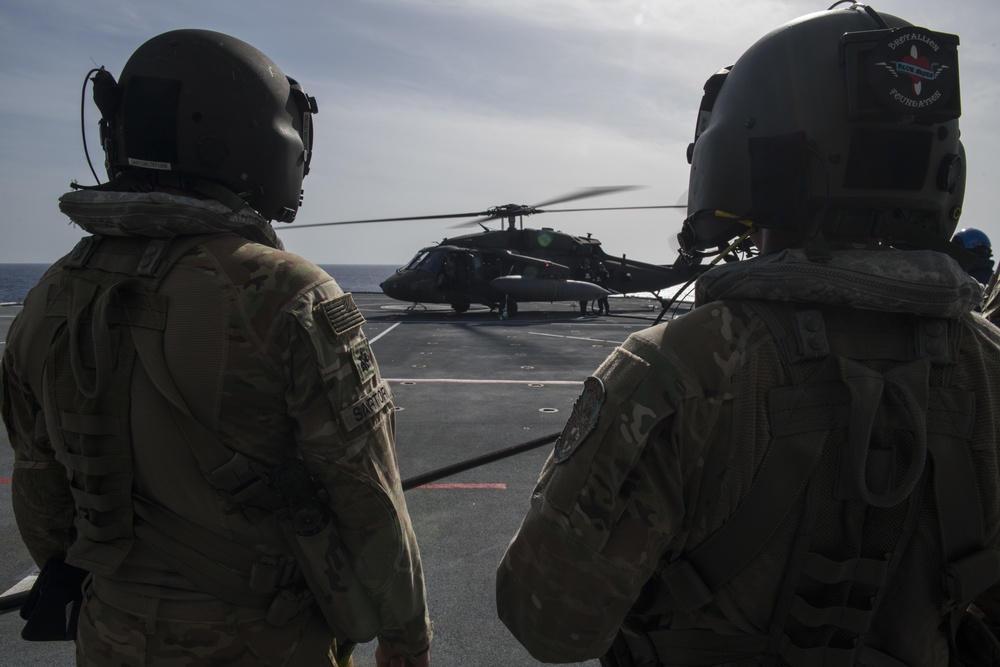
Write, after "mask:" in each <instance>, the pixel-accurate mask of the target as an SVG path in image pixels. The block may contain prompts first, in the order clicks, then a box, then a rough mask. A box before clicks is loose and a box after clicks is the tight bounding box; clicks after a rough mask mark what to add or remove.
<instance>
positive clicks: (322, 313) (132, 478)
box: [2, 30, 431, 666]
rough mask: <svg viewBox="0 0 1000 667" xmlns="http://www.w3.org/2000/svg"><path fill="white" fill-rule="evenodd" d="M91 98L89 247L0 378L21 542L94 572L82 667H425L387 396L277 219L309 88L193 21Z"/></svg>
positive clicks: (287, 200)
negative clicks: (359, 663)
mask: <svg viewBox="0 0 1000 667" xmlns="http://www.w3.org/2000/svg"><path fill="white" fill-rule="evenodd" d="M95 100H96V101H97V102H98V105H99V106H100V107H101V110H102V112H103V115H104V119H103V121H102V123H103V125H104V127H103V129H104V131H105V133H106V135H107V137H108V142H107V144H106V146H107V147H108V165H109V171H110V172H111V175H112V176H113V179H112V181H111V182H110V183H109V184H106V185H105V186H103V187H101V188H99V189H97V190H83V191H79V192H72V193H69V194H67V195H64V196H63V197H62V198H61V200H60V206H61V209H62V210H63V211H64V212H65V213H66V214H67V215H69V217H70V218H71V219H72V220H73V221H74V222H75V223H76V224H78V225H79V226H80V227H82V228H83V229H85V230H86V231H88V232H90V233H91V234H92V235H93V236H91V237H88V238H86V239H85V240H84V241H83V242H81V244H80V245H79V246H78V247H77V248H76V249H75V250H74V252H73V253H71V254H70V255H67V256H66V257H64V258H63V259H61V260H59V261H58V262H56V264H55V265H54V266H53V267H52V268H51V269H50V270H49V271H48V272H47V273H46V274H45V276H44V277H43V278H42V279H41V281H40V283H39V284H38V286H36V287H35V288H34V289H33V290H31V292H30V293H29V295H28V297H27V298H26V300H25V303H24V309H23V312H22V313H21V314H20V315H19V316H18V317H17V319H16V320H15V321H14V323H13V324H12V326H11V329H10V332H9V336H8V339H7V345H6V349H5V350H4V357H3V375H2V379H3V382H2V387H3V419H4V422H5V424H6V426H7V429H8V433H9V435H10V442H11V444H12V446H13V448H14V454H15V464H14V474H13V483H12V496H13V503H14V511H15V515H16V518H17V522H18V527H19V530H20V533H21V537H22V538H23V540H24V542H25V544H26V545H27V547H28V550H29V552H30V554H31V556H32V558H33V559H34V560H35V562H36V563H38V564H39V565H48V566H49V567H46V568H45V569H43V574H44V573H45V572H52V571H54V569H55V568H59V567H64V566H61V565H60V563H61V562H62V561H63V560H65V563H66V564H68V565H69V566H71V568H79V569H78V570H72V569H71V572H72V571H75V572H81V571H82V572H81V574H87V573H89V576H88V577H87V579H86V581H85V583H84V585H83V593H84V595H83V598H84V599H83V603H82V610H81V611H80V615H79V627H78V632H77V635H76V641H77V656H78V664H81V665H94V666H97V665H108V664H116V665H144V664H157V665H196V664H204V665H210V664H211V665H258V664H260V665H310V666H312V665H318V664H330V661H331V660H332V659H333V654H332V651H336V650H338V647H337V645H336V643H335V638H336V639H339V640H341V641H342V642H343V641H345V640H361V641H367V640H368V639H371V638H373V637H374V636H376V635H377V636H378V639H379V644H378V649H377V662H378V664H380V665H388V664H389V662H390V660H392V661H394V662H395V663H396V664H401V662H405V663H406V664H414V665H425V664H427V663H428V661H429V653H428V647H429V644H430V641H431V624H430V621H429V618H428V611H427V606H426V599H425V592H424V582H423V575H422V570H421V563H420V556H419V553H418V549H417V544H416V540H415V536H414V533H413V529H412V527H411V524H410V519H409V516H408V514H407V508H406V503H405V500H404V498H403V493H402V488H401V485H400V480H399V475H398V469H397V463H396V457H395V451H394V429H395V422H394V414H393V407H392V403H391V392H390V391H389V388H388V385H387V383H386V381H385V380H383V379H382V378H381V377H380V375H379V370H378V366H377V364H376V362H375V359H374V357H373V356H372V353H371V348H370V346H369V344H368V341H367V339H366V337H365V335H364V333H363V331H362V329H361V325H362V324H363V322H364V318H363V317H362V316H361V313H360V312H359V311H358V309H357V308H356V306H355V304H354V302H353V300H352V298H351V296H350V295H349V294H345V293H344V292H343V291H342V290H341V289H340V288H339V287H338V286H337V284H336V282H334V280H333V279H332V278H331V277H330V276H328V275H327V274H326V273H325V272H324V271H323V270H322V269H320V268H319V267H317V266H316V265H314V264H312V263H310V262H308V261H306V260H304V259H303V258H301V257H298V256H296V255H293V254H291V253H288V252H285V251H284V250H283V249H282V246H281V243H280V241H279V240H278V238H277V236H276V235H275V234H274V232H273V230H272V228H271V226H270V224H269V222H268V221H269V220H270V219H278V220H283V221H285V222H290V221H291V219H292V218H293V217H294V215H295V211H296V209H297V208H298V205H299V197H300V185H301V181H302V178H303V176H304V175H305V173H306V172H307V171H308V163H309V159H310V157H311V139H312V136H311V132H312V125H311V118H312V114H313V113H315V112H316V104H315V101H314V100H313V99H312V98H309V97H307V96H306V95H305V94H304V93H303V92H302V90H301V88H300V87H299V86H298V84H297V83H295V82H294V81H293V80H291V79H288V78H286V77H285V76H284V75H283V74H282V73H281V70H280V69H279V68H278V67H277V65H275V64H274V63H273V62H272V61H271V60H270V59H268V58H267V56H265V55H263V54H262V53H260V52H259V51H257V50H256V49H254V48H253V47H251V46H249V45H247V44H245V43H243V42H240V41H239V40H236V39H234V38H232V37H229V36H226V35H221V34H218V33H211V32H207V31H198V30H181V31H175V32H172V33H166V34H164V35H160V36H159V37H156V38H153V39H152V40H150V41H149V42H147V43H146V44H144V45H143V46H142V47H140V49H139V50H137V51H136V53H135V54H133V56H132V58H130V60H129V63H128V64H127V65H126V67H125V69H124V70H123V72H122V79H121V82H120V83H116V82H115V81H114V80H113V79H112V78H111V77H110V75H109V74H107V73H106V72H104V71H101V72H99V73H98V74H97V76H96V77H95ZM235 193H241V194H240V195H237V194H235ZM287 470H291V471H299V472H300V473H301V471H302V470H304V471H305V472H306V473H308V475H307V476H306V475H302V474H300V475H299V476H298V477H295V476H294V475H293V477H292V478H291V481H290V482H288V481H286V482H285V483H284V484H279V483H278V480H279V479H284V478H283V477H279V476H278V474H277V472H276V471H287ZM289 527H291V528H289ZM298 536H301V539H300V538H299V537H298ZM303 554H306V555H307V556H308V557H307V558H303V557H302V556H303ZM59 571H61V572H62V571H64V570H63V569H61V570H59ZM317 583H318V585H317ZM310 588H313V590H312V591H310ZM350 591H353V597H351V594H349V592H350ZM67 595H68V596H69V597H72V596H73V592H72V591H69V593H68V594H67ZM317 600H320V601H322V602H323V603H325V606H324V605H322V604H317ZM30 624H31V622H30V621H29V625H30ZM70 634H72V630H70ZM341 653H343V651H341ZM349 660H350V658H347V657H344V660H343V664H348V662H349Z"/></svg>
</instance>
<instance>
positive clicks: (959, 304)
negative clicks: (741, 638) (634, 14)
mask: <svg viewBox="0 0 1000 667" xmlns="http://www.w3.org/2000/svg"><path fill="white" fill-rule="evenodd" d="M816 270H817V265H816V264H815V263H813V262H809V261H807V260H806V258H805V256H804V254H803V253H802V252H801V251H786V252H783V253H780V254H777V255H766V256H761V257H758V258H754V259H752V260H747V261H745V262H739V263H733V264H731V265H725V266H722V267H719V268H717V269H713V270H712V271H710V272H708V273H707V274H705V276H703V277H702V278H701V279H700V280H699V284H698V295H697V299H696V301H697V304H698V307H697V308H696V309H694V310H693V311H691V312H690V313H688V314H686V315H683V316H681V317H680V318H678V319H676V320H674V321H671V322H668V323H666V324H663V325H659V326H656V327H653V328H650V329H646V330H644V331H640V332H638V333H635V334H633V335H631V336H630V337H629V338H628V340H627V341H626V342H625V343H624V344H623V345H622V346H621V347H619V348H618V349H616V350H615V351H614V352H613V353H612V354H611V355H610V356H609V357H608V359H607V360H606V361H605V362H604V363H603V364H602V365H601V366H600V368H598V369H597V371H596V372H595V374H594V375H593V376H592V377H591V378H589V379H588V380H587V381H586V383H585V387H584V391H583V394H582V395H581V396H580V398H579V399H578V400H577V403H576V404H575V406H574V409H573V414H572V416H571V418H570V419H569V421H568V423H567V424H566V426H565V428H564V430H563V432H562V434H561V436H560V438H559V440H558V441H557V443H556V445H555V448H554V451H553V452H552V454H551V455H550V457H549V459H548V460H547V462H546V464H545V466H544V468H543V470H542V473H541V476H540V478H539V480H538V483H537V485H536V487H535V489H534V492H533V494H532V496H531V505H530V509H529V510H528V512H527V515H526V516H525V518H524V520H523V523H522V525H521V527H520V529H519V532H518V533H517V535H516V536H515V538H514V539H513V541H512V542H511V544H510V546H509V547H508V549H507V552H506V554H505V555H504V558H503V560H502V561H501V563H500V565H499V567H498V570H497V608H498V613H499V616H500V618H501V620H502V621H503V622H504V623H505V624H506V625H507V627H508V628H509V629H510V630H511V632H512V633H513V634H514V636H515V637H516V638H517V639H518V640H519V641H520V642H521V643H522V644H523V645H524V646H525V647H526V648H527V649H528V650H529V652H531V654H532V655H533V656H535V657H536V658H537V659H539V660H542V661H545V662H573V661H582V660H586V659H593V658H597V657H600V656H602V655H603V654H604V653H605V652H606V651H607V649H608V647H609V646H610V644H611V643H612V641H613V639H614V637H615V635H616V633H617V631H618V630H619V628H620V627H621V626H622V625H623V623H625V622H626V621H627V619H630V618H631V614H632V613H633V611H632V610H633V607H634V605H635V603H636V602H637V600H638V599H639V598H640V595H641V593H642V591H643V587H644V585H645V584H646V583H647V581H649V580H650V579H651V577H653V576H654V574H656V573H657V572H658V571H659V570H660V569H661V568H664V567H665V566H666V565H667V564H669V563H671V562H673V561H675V560H676V559H677V558H678V557H680V556H682V555H684V554H686V553H688V552H690V551H691V550H692V549H693V548H694V547H696V546H697V545H699V544H700V543H702V542H703V541H704V540H705V539H706V537H708V536H709V535H710V534H711V533H712V532H713V531H715V530H716V529H717V528H718V527H719V526H721V525H722V524H723V523H724V522H725V521H726V520H727V519H728V518H729V517H730V516H732V514H733V513H734V512H735V510H736V508H737V507H738V506H739V504H740V501H741V500H742V499H743V498H744V497H745V496H746V493H747V492H748V490H749V488H750V485H751V482H752V480H753V478H754V473H755V472H756V471H757V470H758V468H759V465H760V462H761V461H762V459H763V458H764V456H765V454H766V452H767V445H768V441H769V426H768V423H767V419H768V416H767V410H766V407H765V405H764V404H765V401H764V400H763V398H762V397H766V396H767V393H766V392H767V389H768V388H769V387H774V386H781V385H782V384H783V383H785V382H787V376H786V375H785V374H784V373H783V371H782V362H781V356H780V355H779V354H778V352H777V351H776V342H775V338H774V336H773V335H772V334H771V332H770V331H769V328H768V326H767V325H765V323H764V322H763V321H762V319H761V317H760V316H759V315H758V314H757V313H756V312H755V311H754V310H753V309H752V308H750V307H749V305H748V304H749V302H750V300H763V301H769V302H773V303H780V302H789V301H796V302H800V303H808V304H810V307H814V308H819V309H820V310H821V312H823V313H826V314H830V315H831V316H832V315H833V314H835V313H836V314H838V316H839V317H841V318H842V319H841V321H846V322H848V323H850V322H852V321H854V320H852V319H851V318H859V319H858V321H860V318H861V317H863V316H865V313H866V312H867V316H870V317H875V318H876V320H875V321H879V319H878V318H881V317H883V316H884V317H885V318H886V321H889V319H891V318H893V317H895V318H896V319H897V320H899V319H902V320H903V321H906V318H907V317H908V315H905V314H909V313H915V314H921V315H927V316H932V317H943V318H949V319H953V320H957V321H960V322H961V325H960V326H961V327H963V336H962V338H961V341H962V342H961V345H962V347H961V350H960V353H959V357H958V359H959V361H958V363H957V364H956V370H955V376H954V378H955V379H954V382H955V386H957V387H959V388H961V389H965V390H970V391H971V392H975V397H976V403H975V410H976V412H975V416H976V418H975V428H974V441H975V442H976V443H977V451H976V456H977V457H981V458H978V459H976V462H977V464H981V465H977V471H976V474H977V476H978V479H977V482H978V484H979V486H980V493H981V495H982V497H983V509H984V515H985V523H986V525H987V526H988V530H987V534H986V535H985V536H984V539H985V541H986V545H987V546H988V547H992V548H994V549H996V548H997V547H998V546H1000V543H998V534H997V531H998V528H1000V503H998V491H997V490H998V488H1000V468H998V452H997V447H998V443H1000V433H998V429H1000V422H998V420H997V419H995V417H996V416H997V414H996V413H997V411H998V402H1000V394H998V392H995V391H993V389H994V388H995V384H994V383H995V382H996V379H997V378H998V377H1000V335H998V331H997V330H996V329H995V328H994V327H992V326H991V325H990V324H989V323H987V322H986V320H985V319H984V318H982V317H981V316H980V315H978V314H976V313H974V312H972V311H973V310H974V308H975V307H976V305H977V303H978V302H979V299H980V298H981V297H980V294H981V291H980V289H979V287H978V285H977V283H976V282H975V281H974V280H973V279H972V278H970V277H968V276H967V275H966V274H965V273H964V272H963V271H962V270H961V268H960V267H959V266H958V265H957V263H955V262H953V261H952V260H950V259H949V258H947V257H945V256H944V255H941V254H937V253H931V252H916V251H914V252H911V253H901V252H898V251H885V252H874V251H853V252H852V251H844V252H839V253H835V258H834V261H833V262H830V263H829V264H828V265H826V269H824V270H823V271H824V272H825V273H821V274H817V273H816ZM900 314H904V315H902V317H899V315H900ZM867 333H870V335H872V336H874V337H876V338H877V337H878V335H879V331H878V329H875V330H873V331H870V332H867ZM718 443H724V444H725V447H723V448H722V451H727V452H728V454H727V455H726V457H725V458H724V459H723V460H722V461H721V462H720V461H710V458H711V457H712V455H713V454H714V453H715V452H717V451H719V450H720V448H715V449H713V448H712V445H713V444H718ZM709 463H711V464H712V465H709ZM706 469H710V470H714V471H716V475H715V476H708V477H706V474H705V470H706ZM720 470H721V471H722V472H721V473H718V471H720ZM937 531H938V528H937V526H936V525H935V519H934V516H933V512H932V511H931V512H930V514H929V515H928V514H923V515H921V516H920V519H919V522H918V527H917V535H918V537H915V538H914V539H917V540H923V541H924V542H925V543H928V544H935V543H939V542H940V539H939V538H938V537H937ZM925 554H926V557H924V556H918V557H916V558H915V559H911V560H910V561H904V564H903V565H902V566H901V567H902V568H903V570H904V571H902V572H901V573H900V574H897V575H896V576H897V578H898V579H899V580H901V581H905V582H906V583H905V588H904V589H903V590H902V591H896V592H897V593H898V595H897V596H896V598H895V600H897V602H893V601H892V600H890V599H889V596H887V598H886V602H885V603H883V607H882V609H883V610H884V612H885V613H884V614H882V615H881V616H880V617H876V624H875V626H874V628H873V633H874V641H875V646H876V647H878V648H881V649H882V650H884V651H886V652H888V653H890V654H892V655H894V656H895V657H897V658H898V659H900V660H903V662H904V663H906V664H937V665H946V664H947V650H948V649H947V639H946V637H945V634H944V632H943V630H942V628H941V624H942V612H941V608H942V607H943V604H944V599H943V591H942V590H941V587H940V582H941V568H942V567H943V564H942V563H941V557H940V554H935V553H933V552H932V551H930V550H928V551H926V552H925ZM768 555H769V556H772V557H773V558H772V559H771V560H770V562H767V561H768V559H767V558H765V559H760V558H758V559H757V560H755V561H751V562H750V564H749V565H748V566H747V567H746V568H745V570H744V571H742V572H741V573H740V574H739V575H737V576H736V577H734V579H733V580H732V581H730V582H729V583H728V584H726V585H725V586H724V587H723V588H721V589H719V590H717V591H716V592H715V595H714V597H713V599H712V601H711V602H710V603H709V604H707V605H705V606H704V607H702V608H700V609H697V610H695V611H692V612H688V613H682V612H679V611H678V612H674V613H672V614H671V613H667V614H665V615H664V616H662V617H661V618H658V619H653V620H654V622H655V623H658V627H659V628H663V629H686V628H693V629H704V630H711V631H713V632H715V633H718V634H724V635H761V634H763V635H766V634H767V632H768V629H769V623H770V619H771V617H772V612H773V609H774V605H775V600H774V597H775V595H776V588H775V587H776V586H779V585H780V581H781V579H780V576H781V569H782V565H781V563H782V562H784V561H782V557H785V558H786V559H787V556H785V555H783V554H780V553H778V554H775V553H770V554H768ZM921 558H924V560H921ZM776 563H777V565H776ZM775 570H777V572H776V571H775ZM901 599H909V600H911V601H912V604H909V603H906V604H900V606H898V607H893V605H894V604H899V603H898V600H901ZM880 618H881V620H879V619H880ZM886 619H889V620H886ZM645 620H647V621H648V619H645ZM880 623H881V625H880ZM653 629H655V628H653ZM643 664H645V663H643ZM740 664H746V663H740Z"/></svg>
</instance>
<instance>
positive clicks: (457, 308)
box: [451, 301, 469, 313]
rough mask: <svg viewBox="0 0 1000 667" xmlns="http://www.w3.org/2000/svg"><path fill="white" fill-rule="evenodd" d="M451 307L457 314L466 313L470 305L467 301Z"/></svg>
mask: <svg viewBox="0 0 1000 667" xmlns="http://www.w3.org/2000/svg"><path fill="white" fill-rule="evenodd" d="M451 307H452V309H453V310H454V311H455V312H456V313H464V312H465V311H467V310H468V309H469V304H468V303H466V302H465V301H460V302H458V303H453V304H451Z"/></svg>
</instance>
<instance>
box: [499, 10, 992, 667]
mask: <svg viewBox="0 0 1000 667" xmlns="http://www.w3.org/2000/svg"><path fill="white" fill-rule="evenodd" d="M957 44H958V40H957V37H955V36H953V35H945V34H940V33H934V32H930V31H928V30H924V29H921V28H914V27H912V26H910V25H909V24H907V23H906V22H905V21H902V20H901V19H899V18H897V17H894V16H889V15H885V14H879V13H878V12H876V11H875V10H874V9H872V8H871V7H864V6H860V5H852V6H849V7H846V8H844V7H840V8H833V9H831V10H828V11H825V12H820V13H817V14H812V15H809V16H807V17H804V18H803V19H800V20H798V21H795V22H792V23H789V24H787V25H785V26H782V27H780V28H779V29H777V30H775V31H773V32H771V33H770V34H768V35H767V36H766V37H764V38H762V39H761V40H760V41H758V42H757V44H755V45H754V46H753V47H751V49H750V50H749V51H747V52H746V54H744V55H743V56H742V57H741V58H740V59H739V60H738V61H737V62H736V64H735V65H734V66H732V67H731V68H727V69H724V70H722V71H721V72H719V73H718V74H717V75H715V76H714V77H713V78H712V79H711V80H710V82H711V83H712V84H713V85H706V98H705V100H704V101H703V104H702V110H701V115H700V118H699V124H698V130H697V132H696V135H695V143H694V145H693V147H692V149H690V151H689V156H690V159H691V161H692V170H691V185H690V190H689V192H690V195H689V197H690V198H689V204H688V216H689V217H688V219H687V220H686V222H685V228H684V231H683V233H682V244H683V247H684V248H685V251H686V252H688V253H690V254H697V253H699V252H707V250H708V249H710V248H724V247H725V246H726V245H727V244H729V242H730V241H731V240H733V239H734V238H738V240H737V243H738V242H741V241H742V239H744V238H746V237H747V236H748V235H751V234H752V235H753V238H754V239H755V242H757V244H758V246H759V247H760V248H761V254H760V256H758V257H754V258H752V259H748V260H745V261H742V262H732V263H729V264H724V265H722V266H720V267H718V268H715V269H713V270H710V271H709V272H707V273H706V274H705V275H704V276H703V277H702V278H700V279H699V282H698V284H697V292H696V306H697V307H696V308H695V309H694V310H693V311H691V312H690V313H689V314H687V315H684V316H682V317H681V318H679V319H676V320H674V321H672V322H669V323H666V324H663V325H659V326H656V327H653V328H650V329H647V330H645V331H642V332H639V333H636V334H633V335H632V336H630V337H629V339H628V340H627V341H626V342H625V343H624V344H623V345H622V346H621V347H620V348H618V349H617V350H615V351H614V352H613V353H612V354H611V356H610V357H609V358H608V359H607V360H606V361H605V362H604V364H603V365H601V367H600V368H598V370H597V371H596V373H595V374H594V375H593V376H592V377H590V378H588V379H587V381H586V383H585V385H584V390H583V393H582V395H581V396H580V398H579V399H578V401H577V403H576V404H575V406H574V409H573V414H572V416H571V418H570V419H569V422H568V423H567V424H566V426H565V428H564V430H563V432H562V434H561V436H560V438H559V440H558V441H557V443H556V445H555V448H554V451H553V452H552V454H551V456H550V457H549V459H548V461H547V462H546V464H545V467H544V469H543V470H542V473H541V477H540V479H539V481H538V484H537V486H536V488H535V490H534V493H533V494H532V497H531V507H530V509H529V511H528V513H527V515H526V517H525V518H524V521H523V523H522V525H521V527H520V530H519V532H518V533H517V535H516V536H515V537H514V539H513V541H512V542H511V544H510V545H509V547H508V549H507V552H506V554H505V556H504V558H503V560H502V562H501V563H500V565H499V567H498V571H497V608H498V613H499V616H500V618H501V620H502V621H503V622H504V623H505V624H506V625H507V627H508V628H509V629H510V631H511V632H512V633H513V634H514V636H515V637H516V638H517V639H518V640H519V641H520V642H521V643H522V644H523V645H524V646H525V647H526V648H527V649H528V650H529V651H530V652H531V654H532V655H533V656H535V657H536V658H537V659H539V660H542V661H544V662H573V661H582V660H586V659H593V658H601V662H602V665H610V666H626V665H627V666H650V665H722V664H728V665H740V666H744V665H762V664H767V665H806V666H814V665H815V666H821V665H831V666H832V665H837V666H841V665H842V666H845V667H846V666H849V665H874V666H879V667H881V666H885V667H888V666H894V667H899V666H901V665H934V666H940V667H944V666H946V665H949V664H958V663H957V660H958V659H960V660H961V661H962V663H963V664H966V665H970V664H996V660H997V656H1000V652H998V648H1000V645H998V644H997V642H996V639H995V637H994V636H993V635H992V634H991V631H990V629H991V626H992V623H993V620H992V619H996V618H997V615H996V611H997V607H996V600H997V599H998V597H1000V596H998V595H997V590H996V584H997V581H998V580H1000V564H998V563H1000V560H998V553H1000V552H998V549H1000V534H998V533H1000V452H998V443H1000V420H998V417H1000V414H998V411H1000V394H998V392H996V391H993V387H994V384H995V382H996V378H998V377H1000V333H998V330H997V329H996V328H994V327H992V326H991V325H989V324H988V323H987V322H986V321H985V320H984V319H983V318H982V316H980V315H979V314H977V313H975V312H974V310H975V308H976V307H977V305H979V303H980V300H981V295H982V290H981V289H980V286H979V285H978V283H977V282H976V281H975V280H974V279H972V278H971V277H970V276H968V275H967V274H966V272H965V271H964V270H963V268H962V265H961V262H966V261H969V260H971V257H969V256H968V255H966V254H964V253H963V252H960V251H956V250H955V246H954V245H953V244H951V243H949V239H950V238H951V235H952V233H953V231H954V228H955V225H956V222H957V219H958V215H959V213H960V208H959V207H960V206H961V202H962V197H963V190H964V185H963V183H962V179H963V177H964V170H965V167H964V152H963V150H962V147H961V144H960V142H959V139H958V136H959V134H958V121H957V118H958V116H959V113H960V111H959V100H958V82H957V73H958V72H957V56H956V53H957V48H956V47H957ZM911 75H912V76H911ZM720 83H721V90H720V91H719V92H718V97H717V98H714V99H713V94H712V91H713V90H714V89H717V88H718V87H719V84H720ZM735 245H736V244H735V243H734V244H733V245H732V246H730V248H732V247H735ZM956 260H957V261H956ZM991 617H992V618H991Z"/></svg>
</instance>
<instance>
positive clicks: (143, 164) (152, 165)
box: [128, 157, 171, 171]
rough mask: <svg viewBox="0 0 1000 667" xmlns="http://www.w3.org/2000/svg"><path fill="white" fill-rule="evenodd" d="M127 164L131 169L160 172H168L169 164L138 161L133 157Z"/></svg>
mask: <svg viewBox="0 0 1000 667" xmlns="http://www.w3.org/2000/svg"><path fill="white" fill-rule="evenodd" d="M128 163H129V165H130V166H133V167H142V168H143V169H159V170H160V171H170V170H171V167H170V163H169V162H156V161H155V160H139V159H136V158H134V157H130V158H129V159H128Z"/></svg>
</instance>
